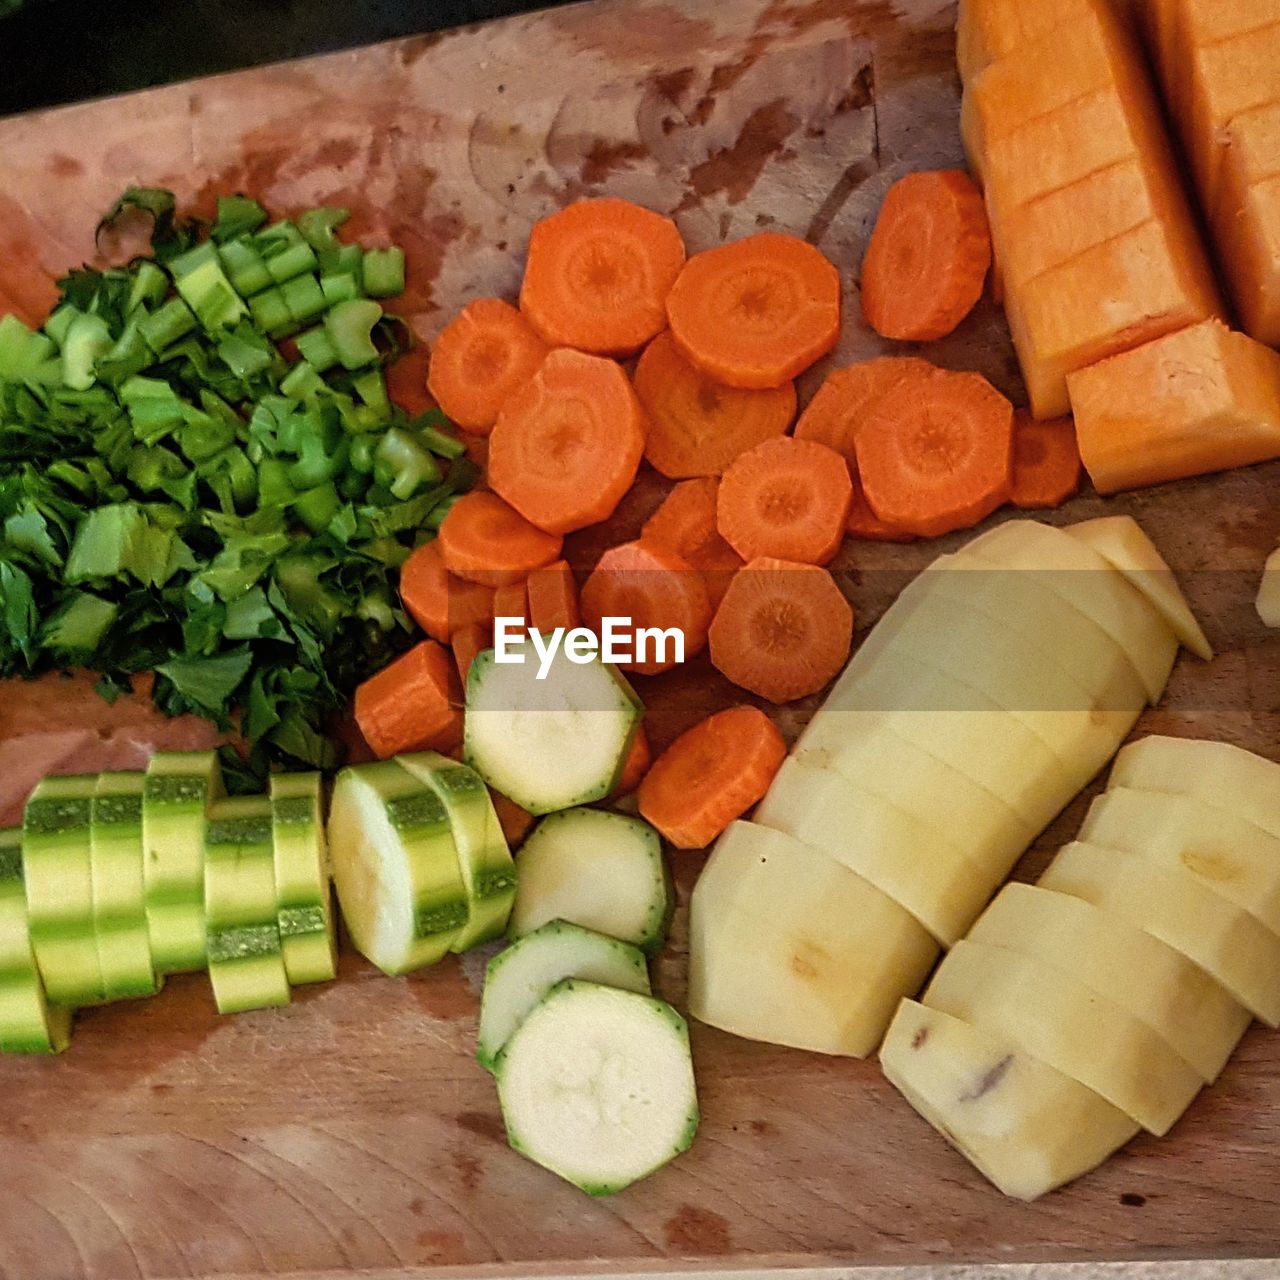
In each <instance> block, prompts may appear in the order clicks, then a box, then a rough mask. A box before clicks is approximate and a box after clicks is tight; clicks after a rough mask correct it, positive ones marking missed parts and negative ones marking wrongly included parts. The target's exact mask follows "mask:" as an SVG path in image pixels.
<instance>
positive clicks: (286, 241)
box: [254, 218, 306, 258]
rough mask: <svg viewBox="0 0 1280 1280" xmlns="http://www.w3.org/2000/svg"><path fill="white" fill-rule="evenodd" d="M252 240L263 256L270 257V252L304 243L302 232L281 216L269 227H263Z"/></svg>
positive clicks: (278, 251)
mask: <svg viewBox="0 0 1280 1280" xmlns="http://www.w3.org/2000/svg"><path fill="white" fill-rule="evenodd" d="M254 240H255V241H256V242H257V244H258V246H259V247H260V249H261V251H262V256H263V257H264V258H267V257H270V256H271V255H272V254H276V253H283V252H284V251H285V250H286V249H288V248H290V247H291V246H292V245H295V244H305V243H306V241H305V240H304V239H303V237H302V232H301V231H299V230H298V228H297V226H296V225H295V224H294V223H292V222H290V221H289V219H288V218H281V219H280V220H279V221H277V222H273V223H272V224H271V225H270V226H269V227H265V228H263V230H261V231H259V232H258V234H257V235H256V236H255V237H254Z"/></svg>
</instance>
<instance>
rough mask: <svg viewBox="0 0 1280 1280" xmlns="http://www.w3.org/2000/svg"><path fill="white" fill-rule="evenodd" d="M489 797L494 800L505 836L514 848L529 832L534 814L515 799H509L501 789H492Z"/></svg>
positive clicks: (499, 823) (495, 809) (499, 822)
mask: <svg viewBox="0 0 1280 1280" xmlns="http://www.w3.org/2000/svg"><path fill="white" fill-rule="evenodd" d="M489 799H490V800H492V801H493V808H494V811H495V812H496V813H497V815H498V825H499V826H500V827H501V828H502V835H503V838H504V839H505V840H506V842H507V843H508V844H509V845H510V846H511V847H512V848H513V849H514V848H515V847H516V846H517V845H519V844H522V843H523V841H524V838H525V836H527V835H528V834H529V831H530V829H531V828H532V826H533V823H534V817H533V814H531V813H530V812H529V811H528V809H522V808H521V807H520V806H519V805H518V804H516V802H515V801H514V800H509V799H508V798H507V797H506V796H504V795H503V794H502V793H501V792H500V791H490V792H489Z"/></svg>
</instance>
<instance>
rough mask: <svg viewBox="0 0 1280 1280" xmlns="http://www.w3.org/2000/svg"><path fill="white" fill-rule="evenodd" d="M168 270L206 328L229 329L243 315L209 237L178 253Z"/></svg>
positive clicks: (237, 298)
mask: <svg viewBox="0 0 1280 1280" xmlns="http://www.w3.org/2000/svg"><path fill="white" fill-rule="evenodd" d="M169 270H170V271H171V272H172V273H173V282H174V284H175V285H176V286H177V290H178V294H179V295H180V296H181V298H182V300H183V301H184V302H185V303H186V304H187V305H188V306H189V307H190V308H191V310H192V311H194V312H195V314H196V318H197V319H198V320H199V321H200V323H201V324H202V325H203V326H204V327H205V329H207V330H208V331H209V332H211V333H212V332H214V331H216V330H218V329H230V328H231V327H232V326H233V325H235V324H236V323H237V322H238V321H240V320H241V319H242V318H243V317H244V316H245V314H246V311H245V305H244V303H243V302H242V301H241V299H240V295H239V294H238V293H237V292H236V291H235V289H233V288H232V287H231V281H230V280H228V279H227V275H226V272H224V271H223V269H222V263H221V261H220V260H219V258H218V251H217V249H216V248H214V245H213V241H212V240H206V241H204V243H203V244H200V245H197V246H196V248H194V249H189V250H188V251H187V252H186V253H183V254H179V256H178V257H176V258H174V260H173V261H172V262H171V263H170V264H169Z"/></svg>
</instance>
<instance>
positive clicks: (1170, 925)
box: [1039, 840, 1280, 1027]
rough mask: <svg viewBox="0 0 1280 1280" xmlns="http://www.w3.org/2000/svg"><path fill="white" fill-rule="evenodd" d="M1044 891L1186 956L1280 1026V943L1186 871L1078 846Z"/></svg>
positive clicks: (1057, 862)
mask: <svg viewBox="0 0 1280 1280" xmlns="http://www.w3.org/2000/svg"><path fill="white" fill-rule="evenodd" d="M1039 883H1040V887H1041V888H1042V889H1053V890H1054V891H1056V892H1057V893H1069V894H1071V895H1072V896H1073V897H1076V898H1083V899H1084V900H1085V901H1086V902H1092V903H1093V905H1094V906H1096V907H1102V908H1103V909H1104V910H1106V911H1110V912H1112V913H1113V914H1115V915H1118V916H1121V917H1122V918H1124V919H1125V920H1127V921H1128V922H1129V923H1130V924H1132V925H1135V926H1136V927H1137V928H1139V929H1141V930H1143V932H1145V933H1149V934H1151V935H1152V937H1155V938H1159V939H1160V941H1161V942H1163V943H1166V944H1167V945H1168V946H1171V947H1172V948H1173V949H1174V950H1175V951H1181V952H1182V954H1183V955H1184V956H1186V957H1187V959H1188V960H1190V961H1192V962H1193V963H1194V964H1198V965H1199V966H1200V967H1201V968H1202V969H1203V970H1204V971H1205V972H1206V973H1207V974H1209V976H1210V977H1212V978H1214V979H1216V980H1217V981H1218V982H1219V983H1221V984H1222V986H1224V987H1225V988H1226V989H1227V990H1228V991H1229V992H1230V993H1231V994H1232V996H1234V997H1235V999H1236V1000H1238V1001H1239V1002H1240V1003H1241V1004H1242V1005H1244V1006H1245V1008H1247V1009H1249V1010H1250V1011H1251V1012H1252V1013H1253V1015H1254V1017H1256V1018H1260V1019H1261V1020H1262V1021H1263V1022H1265V1023H1266V1024H1267V1025H1268V1026H1271V1027H1276V1026H1280V941H1277V939H1276V936H1275V934H1273V933H1272V932H1271V931H1270V930H1269V929H1267V927H1266V926H1265V925H1263V924H1262V923H1261V922H1260V921H1258V920H1256V919H1254V917H1253V916H1251V915H1250V914H1249V913H1248V912H1247V911H1242V910H1241V909H1240V908H1239V907H1236V906H1233V905H1232V904H1231V903H1230V902H1228V901H1227V900H1226V899H1225V898H1220V897H1219V896H1218V895H1217V894H1216V893H1212V892H1210V891H1209V890H1208V889H1206V888H1205V887H1204V885H1203V884H1202V883H1201V882H1200V880H1198V879H1197V878H1196V877H1195V876H1193V875H1192V874H1191V872H1189V871H1188V870H1187V869H1186V868H1185V867H1181V866H1169V867H1161V866H1158V865H1156V864H1155V863H1152V862H1149V861H1147V860H1146V859H1145V858H1140V857H1137V856H1135V855H1134V854H1131V853H1124V852H1122V851H1121V850H1118V849H1103V848H1100V847H1098V846H1097V845H1091V844H1085V843H1083V842H1082V841H1078V840H1077V841H1075V842H1074V843H1072V844H1069V845H1066V846H1065V847H1064V848H1063V849H1061V850H1060V851H1059V853H1058V856H1057V857H1056V858H1055V859H1054V860H1053V862H1052V863H1051V864H1050V866H1049V869H1048V870H1047V871H1046V872H1045V873H1044V875H1042V876H1041V877H1040V881H1039Z"/></svg>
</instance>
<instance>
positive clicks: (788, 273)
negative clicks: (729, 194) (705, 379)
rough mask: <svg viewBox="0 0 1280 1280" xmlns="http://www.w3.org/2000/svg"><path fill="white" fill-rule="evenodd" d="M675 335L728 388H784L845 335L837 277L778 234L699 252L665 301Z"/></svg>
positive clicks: (809, 248)
mask: <svg viewBox="0 0 1280 1280" xmlns="http://www.w3.org/2000/svg"><path fill="white" fill-rule="evenodd" d="M667 319H668V321H669V322H670V324H671V333H672V336H673V337H674V338H675V340H676V342H677V343H678V344H679V346H680V349H681V351H683V352H684V354H685V355H686V356H688V357H689V359H690V360H692V361H693V363H694V364H696V365H697V366H698V368H699V369H701V370H702V371H703V372H704V373H707V374H709V375H710V376H711V377H713V378H715V379H716V380H717V381H719V382H723V383H727V384H728V385H729V386H731V387H753V388H764V387H780V386H782V385H783V384H784V383H786V382H788V381H790V380H791V379H792V378H794V377H795V376H796V375H797V374H799V373H802V372H803V371H804V370H805V369H807V368H808V367H809V366H810V365H811V364H812V363H813V362H814V361H815V360H817V359H818V358H819V357H820V356H824V355H826V353H827V352H828V351H830V350H831V348H832V347H834V346H835V344H836V339H837V338H839V336H840V276H839V273H838V272H837V271H836V269H835V267H833V266H832V265H831V263H830V262H828V261H827V259H826V258H824V257H823V256H822V254H821V253H820V252H819V251H818V250H817V249H815V248H814V247H813V245H811V244H808V243H806V242H805V241H804V240H801V239H799V238H798V237H797V236H789V235H784V234H782V233H781V232H777V231H762V232H761V233H760V234H759V235H754V236H748V237H747V238H746V239H745V240H736V241H734V242H733V243H732V244H725V245H720V246H719V247H718V248H715V249H708V250H707V251H706V252H705V253H695V254H694V255H693V257H692V258H690V259H689V261H688V262H687V263H686V264H685V267H684V270H683V271H681V273H680V278H679V279H678V280H677V281H676V283H675V287H674V288H673V289H672V290H671V293H670V295H669V296H668V298H667Z"/></svg>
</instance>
